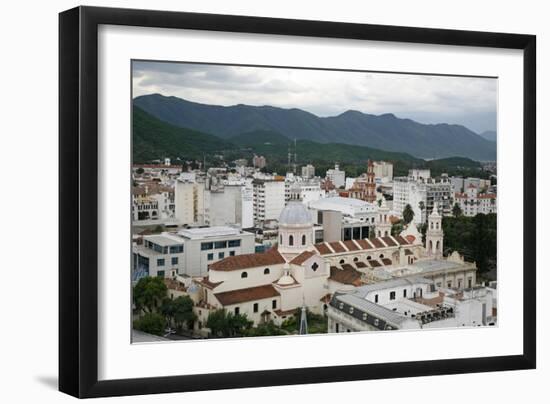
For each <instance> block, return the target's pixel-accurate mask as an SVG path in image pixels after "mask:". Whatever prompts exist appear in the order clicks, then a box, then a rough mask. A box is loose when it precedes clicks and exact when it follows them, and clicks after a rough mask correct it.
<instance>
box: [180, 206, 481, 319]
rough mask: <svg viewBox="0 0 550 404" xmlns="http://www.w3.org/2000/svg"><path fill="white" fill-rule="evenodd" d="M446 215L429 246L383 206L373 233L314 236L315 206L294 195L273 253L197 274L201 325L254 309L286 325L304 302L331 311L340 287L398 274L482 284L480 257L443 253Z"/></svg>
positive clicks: (255, 314)
mask: <svg viewBox="0 0 550 404" xmlns="http://www.w3.org/2000/svg"><path fill="white" fill-rule="evenodd" d="M441 221H442V217H441V215H440V213H439V212H438V211H437V206H435V207H434V209H433V211H432V213H431V214H430V216H429V219H428V229H427V232H426V245H424V244H423V243H422V236H421V234H420V233H419V232H418V230H417V229H416V226H415V225H410V226H409V227H408V228H406V229H405V230H404V231H403V232H401V234H400V235H397V236H392V235H391V223H390V221H389V212H388V208H387V207H386V204H385V202H384V201H383V203H382V205H381V206H380V207H379V208H378V212H377V218H376V225H375V236H376V237H373V238H370V239H359V240H346V241H333V242H322V243H317V244H315V243H314V231H313V221H312V217H311V213H310V212H309V211H308V210H307V208H306V207H305V206H304V204H302V203H301V202H300V201H289V203H288V204H287V206H286V207H285V208H284V209H283V211H282V212H281V215H280V217H279V239H278V244H277V245H276V246H275V247H273V248H271V249H270V250H268V251H267V252H265V253H256V254H244V255H236V256H231V257H227V258H225V259H223V260H221V261H218V262H215V263H213V264H211V265H210V267H209V270H208V276H206V277H203V278H196V279H194V285H192V287H191V288H190V292H191V293H190V295H191V297H192V298H193V300H194V301H195V304H196V307H197V314H198V317H199V328H202V327H203V325H204V324H205V323H206V320H207V318H208V314H209V313H210V311H212V310H216V309H222V308H223V309H225V310H227V311H230V312H233V313H235V314H246V315H247V317H248V318H249V319H250V320H252V321H253V322H254V324H255V325H257V324H260V323H261V322H266V321H273V322H274V323H275V324H281V323H282V322H283V321H284V320H285V319H287V318H289V317H290V316H293V315H295V313H298V312H299V309H300V308H302V307H304V306H305V307H307V309H308V310H310V311H312V312H314V313H317V314H322V315H324V314H326V312H327V310H328V308H329V305H330V303H331V299H333V296H335V294H338V293H342V292H346V291H353V290H355V289H356V288H360V287H362V286H365V285H372V284H377V283H381V282H387V281H390V280H395V279H418V278H422V279H424V280H427V281H429V282H430V283H431V284H433V287H434V288H457V289H461V288H465V287H472V286H473V285H475V284H476V266H475V263H469V262H465V261H464V260H463V258H462V257H461V256H460V255H459V254H458V253H456V252H455V253H453V254H451V256H449V257H444V256H443V242H444V234H443V230H442V227H441Z"/></svg>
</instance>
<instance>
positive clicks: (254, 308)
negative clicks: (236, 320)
mask: <svg viewBox="0 0 550 404" xmlns="http://www.w3.org/2000/svg"><path fill="white" fill-rule="evenodd" d="M271 308H272V309H273V310H275V309H276V308H277V300H272V301H271ZM259 310H260V305H259V304H258V303H254V305H253V306H252V311H253V312H254V313H257V312H258V311H259ZM234 312H235V315H238V314H240V313H241V309H240V307H235V309H234Z"/></svg>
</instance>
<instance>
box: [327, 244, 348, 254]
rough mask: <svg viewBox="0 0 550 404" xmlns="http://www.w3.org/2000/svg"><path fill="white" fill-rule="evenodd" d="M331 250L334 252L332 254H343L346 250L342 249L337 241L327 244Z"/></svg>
mask: <svg viewBox="0 0 550 404" xmlns="http://www.w3.org/2000/svg"><path fill="white" fill-rule="evenodd" d="M328 244H329V245H330V246H331V247H332V249H333V250H334V252H336V253H343V252H346V249H345V248H344V247H342V244H340V242H339V241H333V242H331V243H328Z"/></svg>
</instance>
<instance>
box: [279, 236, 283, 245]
mask: <svg viewBox="0 0 550 404" xmlns="http://www.w3.org/2000/svg"><path fill="white" fill-rule="evenodd" d="M279 244H283V235H282V234H279Z"/></svg>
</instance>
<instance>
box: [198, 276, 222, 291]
mask: <svg viewBox="0 0 550 404" xmlns="http://www.w3.org/2000/svg"><path fill="white" fill-rule="evenodd" d="M195 282H197V283H198V284H199V285H202V286H204V287H205V288H208V289H214V288H215V287H217V286H218V285H221V284H222V283H223V281H222V282H210V279H208V276H207V277H206V278H202V279H199V280H196V281H195Z"/></svg>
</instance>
